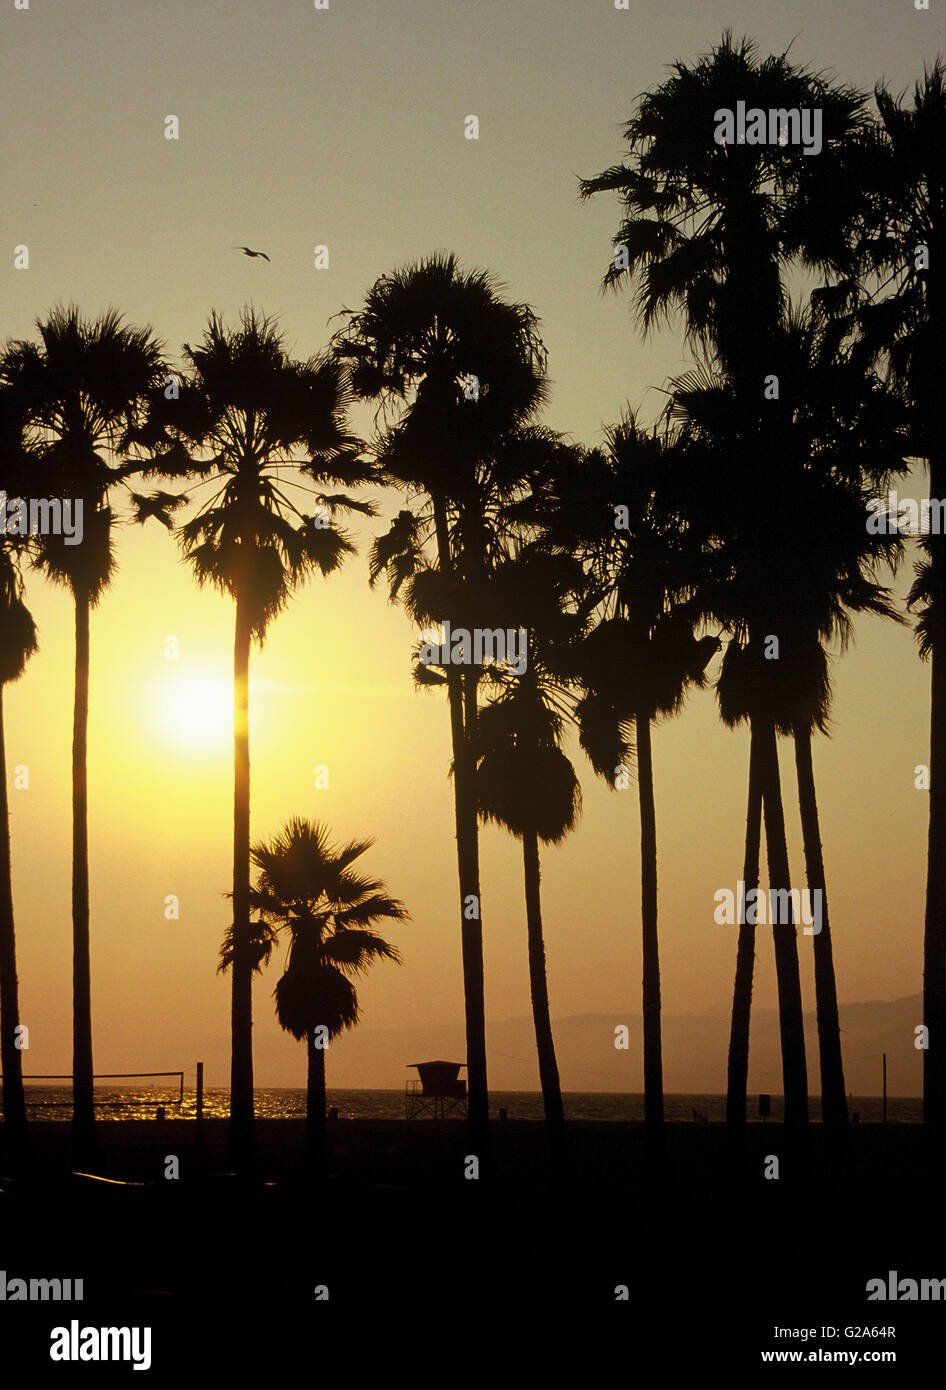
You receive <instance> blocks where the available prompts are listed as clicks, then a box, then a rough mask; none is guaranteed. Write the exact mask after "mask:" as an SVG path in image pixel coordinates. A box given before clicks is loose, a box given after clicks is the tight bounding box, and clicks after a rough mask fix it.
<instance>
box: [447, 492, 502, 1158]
mask: <svg viewBox="0 0 946 1390" xmlns="http://www.w3.org/2000/svg"><path fill="white" fill-rule="evenodd" d="M434 519H435V524H436V532H437V550H438V560H439V565H440V571H441V573H442V574H444V575H449V574H451V573H452V570H453V563H452V559H451V556H450V538H449V533H448V530H447V509H446V504H445V503H444V501H443V500H442V499H440V498H435V499H434ZM447 697H448V702H449V706H450V737H451V744H452V751H453V803H454V816H455V821H456V837H457V871H458V875H459V880H460V941H461V948H462V957H463V997H464V1006H465V1013H466V1061H467V1075H468V1078H469V1082H468V1084H469V1112H468V1120H469V1137H470V1144H471V1146H472V1148H473V1151H474V1153H476V1154H477V1156H478V1157H479V1158H480V1160H481V1164H482V1160H483V1159H484V1157H485V1156H486V1154H487V1153H488V1151H489V1140H490V1136H489V1091H488V1088H487V1081H486V1003H485V997H484V988H483V923H482V917H481V912H480V864H479V824H478V819H477V799H476V764H475V761H474V752H473V747H472V746H471V739H472V737H473V730H469V731H468V730H467V729H466V728H465V727H464V700H465V699H466V710H467V717H469V708H470V688H469V684H467V685H466V687H464V681H463V675H462V673H461V671H460V670H459V669H458V668H457V667H456V666H447ZM472 703H473V708H474V710H475V703H476V691H475V687H474V689H473V695H472Z"/></svg>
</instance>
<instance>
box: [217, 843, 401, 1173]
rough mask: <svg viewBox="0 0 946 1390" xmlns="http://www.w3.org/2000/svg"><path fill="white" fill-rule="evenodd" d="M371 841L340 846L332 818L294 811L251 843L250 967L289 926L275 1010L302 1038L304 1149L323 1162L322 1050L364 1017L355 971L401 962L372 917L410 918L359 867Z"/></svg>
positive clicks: (226, 959)
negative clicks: (267, 837) (331, 830)
mask: <svg viewBox="0 0 946 1390" xmlns="http://www.w3.org/2000/svg"><path fill="white" fill-rule="evenodd" d="M373 843H374V842H373V841H372V840H353V841H350V842H349V843H348V844H347V845H344V846H343V847H342V848H341V849H334V848H333V847H332V846H331V845H330V843H329V839H328V829H327V827H326V826H325V825H323V824H322V823H321V822H318V821H315V822H312V821H307V820H303V819H300V818H298V817H297V818H294V819H293V820H291V821H289V822H288V823H287V824H286V825H285V826H284V828H283V829H282V830H281V831H280V833H279V834H278V835H275V836H273V838H272V840H271V841H270V842H269V843H268V844H266V843H263V842H260V843H259V844H255V845H254V846H253V847H252V850H251V857H252V860H253V863H254V864H255V865H256V867H257V868H258V869H259V871H260V873H259V878H258V880H257V883H256V887H255V888H254V889H252V890H251V892H250V905H251V908H253V909H254V910H255V911H256V912H258V914H259V920H258V921H257V922H255V923H253V931H252V941H251V948H252V949H251V956H252V963H253V968H254V969H259V968H260V967H261V965H262V964H263V963H264V962H265V961H266V960H268V958H269V955H270V952H271V951H272V947H273V945H274V943H275V940H276V937H277V934H278V933H279V932H280V931H284V932H286V933H288V936H289V951H288V956H287V960H286V968H285V971H284V973H283V975H282V977H281V978H280V980H279V982H278V983H277V985H276V989H275V992H274V993H275V999H276V1017H277V1018H278V1019H279V1022H280V1024H281V1025H282V1027H283V1028H285V1029H286V1031H287V1032H289V1033H291V1034H292V1035H293V1037H294V1038H296V1039H297V1040H299V1041H302V1040H303V1039H305V1043H306V1060H307V1067H308V1072H307V1075H308V1083H307V1088H306V1135H307V1148H308V1152H309V1156H310V1158H312V1159H314V1160H316V1161H321V1160H322V1159H323V1158H324V1154H325V1047H326V1046H327V1044H328V1042H329V1041H330V1040H331V1039H334V1038H337V1037H339V1035H340V1034H341V1033H342V1032H344V1031H345V1029H347V1028H354V1026H355V1024H356V1023H357V1022H358V1016H359V1010H358V998H357V995H356V993H355V986H354V984H353V982H352V977H353V976H358V975H361V974H363V973H364V972H365V971H366V970H367V969H368V967H369V966H370V965H371V964H373V962H374V961H377V960H393V961H396V962H400V959H401V958H400V954H399V953H398V951H397V949H396V947H394V946H392V945H391V944H390V943H389V942H388V941H385V939H384V938H383V937H382V936H379V935H378V933H377V932H376V931H375V930H374V927H375V924H376V923H378V922H385V921H395V922H403V921H406V920H407V919H408V917H409V914H408V912H407V911H406V909H405V907H404V905H403V904H402V903H400V902H399V901H398V900H397V899H396V898H392V897H390V896H389V894H388V892H387V890H386V888H385V885H384V884H383V883H382V882H381V881H380V880H379V879H370V878H366V877H365V876H364V875H363V874H361V873H359V872H357V870H355V869H354V868H353V865H354V864H355V862H356V861H357V860H358V859H360V858H361V856H362V855H363V854H364V853H365V851H366V850H367V849H370V847H371V845H372V844H373ZM233 943H234V936H233V928H232V927H231V929H230V931H229V932H228V934H227V937H226V939H225V941H224V945H223V949H222V950H221V968H223V969H226V968H227V967H228V966H230V965H232V963H233V959H234V949H233Z"/></svg>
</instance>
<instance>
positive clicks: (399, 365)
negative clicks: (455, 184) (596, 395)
mask: <svg viewBox="0 0 946 1390" xmlns="http://www.w3.org/2000/svg"><path fill="white" fill-rule="evenodd" d="M344 313H345V317H346V320H347V322H346V324H345V325H344V327H343V328H342V329H340V330H339V332H338V333H337V334H336V335H335V338H334V339H333V344H334V347H335V350H336V352H337V354H338V356H339V357H340V359H341V360H343V361H345V362H348V363H350V364H351V366H352V382H353V386H354V389H355V391H356V392H357V393H358V395H360V396H362V397H364V398H365V399H375V400H377V401H378V402H379V407H378V416H377V417H376V418H379V419H382V424H383V428H382V429H381V430H379V434H378V438H377V439H376V441H375V444H374V451H375V453H376V456H377V457H378V459H379V462H380V463H381V465H382V467H383V469H384V473H385V476H386V478H387V480H388V481H389V482H391V483H393V484H394V485H396V486H398V487H400V488H402V489H405V490H406V491H408V492H409V493H410V494H411V495H412V496H414V497H420V498H423V499H424V501H423V504H422V506H421V508H420V510H419V512H413V511H410V510H404V511H401V512H400V513H399V514H398V516H397V517H396V518H395V520H394V523H393V524H392V527H391V529H390V531H389V532H388V533H387V535H386V536H384V537H382V538H381V539H380V540H378V541H377V542H376V543H375V545H374V547H373V549H372V559H371V577H372V582H376V580H377V579H378V578H379V577H380V575H381V574H382V573H385V572H386V573H387V575H388V579H389V587H390V593H391V597H392V599H396V597H397V595H398V592H399V591H400V588H401V586H402V585H403V584H404V583H405V582H407V581H411V579H412V576H415V575H417V574H418V572H419V571H421V570H436V571H438V572H439V582H440V585H441V589H440V592H441V594H443V593H449V595H450V596H451V603H459V602H461V599H462V594H463V592H464V590H465V589H467V588H470V587H472V588H475V587H476V586H477V584H478V583H479V581H480V580H481V578H482V575H483V574H484V573H485V572H487V571H488V569H489V565H490V546H491V543H492V537H493V535H494V531H493V529H491V525H490V519H491V517H495V515H496V509H497V507H498V505H499V501H500V500H501V498H502V497H503V496H504V495H505V492H506V491H507V490H508V481H507V479H506V478H505V477H504V476H503V475H502V473H501V470H499V469H498V468H497V467H496V459H495V453H496V446H497V443H498V441H499V440H500V439H501V438H502V436H503V435H504V434H506V433H508V432H509V431H510V430H514V429H515V428H516V427H518V426H523V425H525V424H527V423H528V421H529V419H530V417H531V416H532V415H533V414H534V412H535V411H536V410H537V409H538V407H539V405H540V404H541V402H542V400H543V398H544V385H543V377H542V372H543V370H544V356H543V350H542V346H541V342H540V339H539V337H538V332H537V324H536V320H535V316H534V315H533V313H532V311H531V310H530V309H528V308H527V307H526V306H524V305H521V304H507V303H505V302H504V301H503V300H502V299H501V298H500V286H499V285H498V284H497V283H496V282H495V281H494V280H493V279H492V277H491V276H489V275H488V274H486V273H484V272H482V271H472V272H469V273H467V274H464V273H463V272H461V271H460V269H459V267H458V265H457V261H456V258H455V257H454V256H452V255H446V254H441V255H435V256H432V257H430V258H428V259H427V260H425V261H422V262H419V263H417V264H414V265H410V266H407V267H406V268H404V269H402V270H397V271H395V272H394V273H392V274H390V275H384V276H382V277H381V278H380V279H379V280H377V281H376V282H375V284H374V285H373V286H372V288H371V289H370V290H369V292H368V294H367V297H366V300H365V305H364V308H363V309H362V310H360V311H359V312H357V313H356V312H354V311H351V310H345V311H344ZM392 417H395V418H394V419H393V423H392ZM431 543H432V545H433V549H434V554H435V557H436V559H435V564H434V565H433V566H430V565H428V564H427V561H426V558H425V556H426V549H427V547H428V546H429V545H431ZM436 616H437V617H438V618H440V617H444V616H447V615H446V614H445V612H444V611H443V610H441V612H440V613H439V614H437V615H436ZM478 683H479V674H478V673H477V671H475V670H473V669H472V668H462V667H460V666H457V665H450V666H448V667H447V694H448V702H449V709H450V734H451V743H452V752H453V765H454V769H455V774H454V808H455V817H456V833H457V868H458V876H459V887H460V933H461V945H462V957H463V989H464V1005H465V1012H466V1039H467V1066H468V1076H469V1126H470V1140H471V1144H472V1145H473V1146H474V1147H475V1149H476V1152H477V1153H478V1154H479V1155H480V1157H481V1158H482V1157H484V1156H485V1154H486V1152H487V1150H488V1146H489V1095H488V1086H487V1077H486V1022H485V1006H484V997H483V925H482V914H481V906H480V904H481V899H480V875H479V837H478V822H477V806H476V787H475V767H476V725H477V688H478Z"/></svg>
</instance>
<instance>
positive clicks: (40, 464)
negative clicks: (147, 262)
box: [0, 306, 164, 1159]
mask: <svg viewBox="0 0 946 1390" xmlns="http://www.w3.org/2000/svg"><path fill="white" fill-rule="evenodd" d="M36 326H37V330H38V333H39V336H40V340H41V341H40V343H39V344H35V343H31V342H13V343H11V344H9V345H8V347H7V349H6V351H5V353H4V355H3V360H2V365H0V378H2V381H3V382H4V383H5V384H6V385H7V386H9V388H10V389H11V391H12V392H13V393H14V394H15V397H16V399H17V403H18V409H19V410H20V412H21V416H22V420H23V427H24V436H23V437H24V444H25V447H26V449H27V452H28V454H29V455H30V457H31V458H32V459H33V460H34V461H35V464H36V472H35V475H34V476H35V479H36V481H39V480H40V479H41V480H42V488H43V492H44V493H45V495H46V496H50V497H56V498H60V499H65V498H68V499H71V501H72V503H73V508H74V514H73V515H74V519H75V520H77V519H78V516H79V514H78V508H79V506H80V505H81V508H82V512H81V526H82V532H81V538H82V543H81V544H69V543H68V541H69V540H70V539H74V538H72V537H67V536H65V535H45V536H43V535H41V536H37V537H35V552H34V560H35V563H36V565H37V566H38V568H40V569H41V570H42V571H43V573H45V574H46V575H47V576H48V577H49V578H50V579H51V580H52V581H53V582H54V583H57V584H61V585H62V586H64V587H65V588H67V589H68V590H69V591H70V593H71V594H72V597H73V601H74V604H75V701H74V716H73V740H72V924H73V1028H74V1039H73V1133H74V1141H75V1146H76V1154H77V1157H80V1158H83V1159H88V1158H89V1157H91V1155H92V1153H93V1152H94V1147H95V1109H94V1101H93V1062H92V989H91V966H90V944H89V943H90V938H89V845H88V768H87V731H88V717H89V619H90V613H91V611H92V609H93V608H94V607H95V606H96V604H97V603H98V602H99V600H100V599H101V597H102V595H103V594H104V592H105V590H106V589H107V588H108V585H109V583H110V581H111V578H112V574H113V572H114V569H115V561H114V557H113V537H112V526H113V522H114V517H113V513H112V509H111V505H110V501H109V494H110V491H111V490H112V488H113V487H114V486H115V484H117V483H122V484H125V485H127V479H128V478H129V477H131V476H133V475H134V474H136V473H138V474H147V473H149V472H153V471H154V470H153V468H152V467H151V466H150V465H148V464H147V463H145V464H142V463H141V462H139V461H136V460H135V459H134V458H132V457H131V456H130V454H129V450H130V449H131V448H132V446H133V444H134V443H135V440H136V435H137V430H138V428H139V425H140V420H141V412H142V410H143V407H144V403H145V400H146V398H147V396H148V394H149V393H150V392H151V391H152V390H153V389H155V388H156V386H157V383H158V382H159V381H160V380H161V379H162V377H163V374H164V367H163V363H162V357H161V346H160V344H159V343H158V342H157V341H156V340H155V339H154V338H153V337H152V334H151V330H150V329H149V328H142V329H138V328H132V327H129V326H127V325H125V324H123V322H122V319H121V315H120V314H118V313H117V312H116V311H115V310H109V311H108V312H107V313H105V314H102V315H101V316H100V317H99V318H98V319H95V320H86V319H83V318H82V317H81V316H80V314H79V311H78V309H77V308H75V307H74V306H72V307H68V308H56V309H54V310H53V311H52V312H51V313H50V315H49V317H48V318H47V319H46V320H45V321H38V322H37V325H36ZM109 455H111V456H112V458H113V459H116V460H117V462H110V461H109V457H108V456H109Z"/></svg>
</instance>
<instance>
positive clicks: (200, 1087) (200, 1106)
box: [197, 1062, 204, 1142]
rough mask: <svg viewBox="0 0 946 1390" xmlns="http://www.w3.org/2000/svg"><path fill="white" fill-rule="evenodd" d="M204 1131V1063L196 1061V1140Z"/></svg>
mask: <svg viewBox="0 0 946 1390" xmlns="http://www.w3.org/2000/svg"><path fill="white" fill-rule="evenodd" d="M203 1132H204V1064H203V1062H198V1063H197V1139H198V1142H200V1140H201V1139H202V1138H203Z"/></svg>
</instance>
